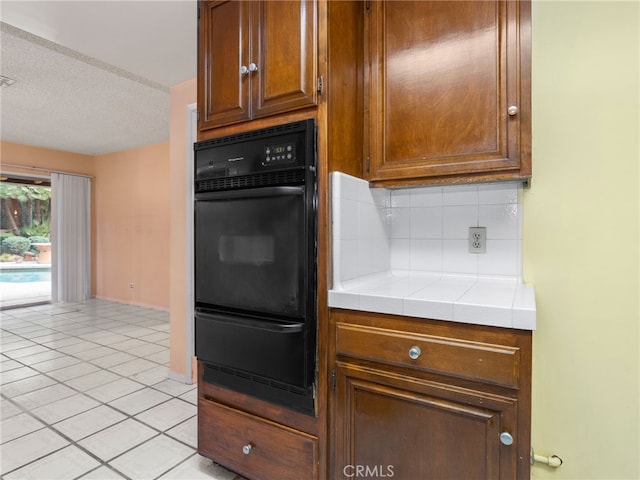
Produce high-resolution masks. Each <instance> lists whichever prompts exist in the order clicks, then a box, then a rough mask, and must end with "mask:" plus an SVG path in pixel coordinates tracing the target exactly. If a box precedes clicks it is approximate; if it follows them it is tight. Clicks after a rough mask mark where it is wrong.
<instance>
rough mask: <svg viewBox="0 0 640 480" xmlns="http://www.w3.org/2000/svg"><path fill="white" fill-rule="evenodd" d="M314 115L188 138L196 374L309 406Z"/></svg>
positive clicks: (313, 325)
mask: <svg viewBox="0 0 640 480" xmlns="http://www.w3.org/2000/svg"><path fill="white" fill-rule="evenodd" d="M315 132H316V129H315V123H314V121H313V120H305V121H299V122H295V123H289V124H285V125H279V126H276V127H270V128H265V129H261V130H254V131H251V132H246V133H241V134H237V135H231V136H227V137H223V138H216V139H212V140H206V141H202V142H198V143H196V144H195V147H194V148H195V163H196V165H195V167H196V170H195V190H194V191H195V205H194V214H195V218H194V221H195V224H194V233H195V342H196V356H197V357H198V360H201V361H202V362H203V363H204V365H205V366H204V374H203V380H204V381H205V382H209V383H213V384H217V385H221V386H223V387H226V388H230V389H232V390H236V391H239V392H243V393H246V394H250V395H252V396H255V397H257V398H261V399H263V400H267V401H270V402H274V403H278V404H280V405H284V406H287V407H289V408H293V409H295V410H298V411H302V412H305V413H309V414H312V413H313V412H314V380H315V357H316V229H317V227H316V225H317V220H316V217H317V215H316V203H317V202H316V199H317V192H316V170H315V162H316V133H315Z"/></svg>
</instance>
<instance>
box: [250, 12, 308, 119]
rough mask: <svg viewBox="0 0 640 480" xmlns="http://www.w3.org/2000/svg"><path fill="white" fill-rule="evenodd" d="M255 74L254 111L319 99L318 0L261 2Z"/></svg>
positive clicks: (304, 104) (254, 53)
mask: <svg viewBox="0 0 640 480" xmlns="http://www.w3.org/2000/svg"><path fill="white" fill-rule="evenodd" d="M254 8H255V9H257V12H256V14H255V15H256V18H257V22H256V24H255V25H254V34H253V38H254V40H253V41H252V60H250V61H251V62H254V63H255V64H256V65H257V67H258V70H257V71H256V72H253V73H252V74H251V81H252V82H253V85H252V92H253V112H252V117H253V118H257V117H264V116H267V115H272V114H274V113H280V112H286V111H288V110H295V109H298V108H303V107H307V106H313V105H315V104H316V77H317V68H316V65H317V54H316V52H317V37H318V35H317V27H316V25H317V21H316V16H317V5H316V1H315V0H302V1H298V0H296V1H278V2H272V1H262V2H256V3H255V4H254Z"/></svg>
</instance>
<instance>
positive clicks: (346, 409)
mask: <svg viewBox="0 0 640 480" xmlns="http://www.w3.org/2000/svg"><path fill="white" fill-rule="evenodd" d="M336 372H337V387H336V395H337V396H336V406H335V407H336V408H335V425H336V432H335V435H336V464H335V475H334V476H335V478H336V479H345V478H353V477H356V476H358V473H360V475H359V476H369V477H375V478H380V477H384V476H387V477H393V478H397V479H400V480H408V479H416V478H420V479H425V480H429V479H434V480H436V479H437V480H447V479H450V480H459V479H461V478H464V479H466V480H475V479H487V480H488V479H491V480H495V479H509V480H511V479H514V478H516V448H515V445H511V446H507V445H503V444H502V443H501V441H500V434H501V433H503V432H505V431H506V432H508V433H509V434H510V435H511V436H512V437H513V438H516V431H515V428H516V420H515V419H516V413H515V411H516V400H514V399H512V398H506V397H500V396H495V395H489V394H483V393H482V392H475V391H470V390H467V389H463V388H458V387H455V386H454V385H450V386H448V385H446V384H442V383H435V382H431V383H430V382H426V381H422V380H418V379H410V378H409V377H404V376H399V375H396V374H390V373H385V372H384V371H382V370H373V369H368V368H365V367H358V366H354V365H349V364H342V363H339V364H338V368H337V371H336ZM374 471H375V474H374V473H373V472H374ZM367 473H368V475H367Z"/></svg>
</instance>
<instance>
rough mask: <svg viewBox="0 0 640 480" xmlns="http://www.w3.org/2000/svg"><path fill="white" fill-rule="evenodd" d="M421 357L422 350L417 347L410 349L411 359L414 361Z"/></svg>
mask: <svg viewBox="0 0 640 480" xmlns="http://www.w3.org/2000/svg"><path fill="white" fill-rule="evenodd" d="M420 355H422V350H420V347H418V346H417V345H414V346H413V347H411V348H410V349H409V357H410V358H411V359H412V360H416V359H417V358H418V357H419V356H420Z"/></svg>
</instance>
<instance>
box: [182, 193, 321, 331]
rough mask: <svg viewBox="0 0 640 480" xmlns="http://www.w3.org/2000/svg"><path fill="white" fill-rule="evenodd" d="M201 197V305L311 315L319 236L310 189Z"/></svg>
mask: <svg viewBox="0 0 640 480" xmlns="http://www.w3.org/2000/svg"><path fill="white" fill-rule="evenodd" d="M195 200H196V202H195V258H196V259H197V261H196V263H195V302H196V306H200V307H205V308H214V309H220V308H223V309H232V310H234V311H241V312H242V311H245V312H257V313H260V314H267V315H275V316H277V317H283V316H284V317H292V318H305V316H306V315H305V312H306V308H307V294H308V291H307V288H308V282H309V280H308V277H309V275H308V274H309V272H310V271H311V270H310V269H312V268H313V267H312V265H310V262H311V261H312V260H311V258H312V256H311V255H310V254H312V251H310V249H313V238H312V237H310V236H309V232H310V229H309V228H307V223H308V219H307V207H306V199H305V189H304V187H303V186H286V187H264V188H256V189H247V190H232V191H225V192H211V193H199V194H197V195H196V199H195Z"/></svg>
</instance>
